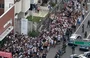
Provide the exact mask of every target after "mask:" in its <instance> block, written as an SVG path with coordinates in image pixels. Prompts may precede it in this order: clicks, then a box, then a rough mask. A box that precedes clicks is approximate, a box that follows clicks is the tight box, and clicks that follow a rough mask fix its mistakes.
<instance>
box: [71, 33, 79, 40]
mask: <svg viewBox="0 0 90 58" xmlns="http://www.w3.org/2000/svg"><path fill="white" fill-rule="evenodd" d="M78 36H81V35H80V34H72V35H71V37H70V39H73V40H75V39H76V38H77V37H78Z"/></svg>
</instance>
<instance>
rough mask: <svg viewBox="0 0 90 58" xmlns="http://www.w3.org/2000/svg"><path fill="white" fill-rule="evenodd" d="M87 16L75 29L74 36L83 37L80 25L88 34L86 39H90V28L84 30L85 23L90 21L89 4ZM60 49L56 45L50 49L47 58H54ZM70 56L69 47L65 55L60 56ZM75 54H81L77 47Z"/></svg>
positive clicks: (63, 57)
mask: <svg viewBox="0 0 90 58" xmlns="http://www.w3.org/2000/svg"><path fill="white" fill-rule="evenodd" d="M88 8H89V9H88V11H89V12H88V14H87V16H86V18H85V20H84V21H82V23H81V25H80V26H79V27H78V28H77V30H76V32H75V33H76V34H81V36H82V37H84V33H82V24H84V26H85V27H84V28H85V31H87V34H88V38H89V39H90V36H89V35H90V34H89V33H90V28H86V27H87V21H88V20H90V4H89V5H88ZM60 47H61V45H57V46H56V48H51V49H50V51H49V53H48V54H47V58H54V56H55V54H56V52H57V50H58V49H59V48H60ZM71 54H72V49H71V47H70V46H67V48H66V53H65V54H63V55H62V56H61V58H70V55H71ZM75 54H78V55H79V54H83V52H82V51H79V46H78V47H76V48H75Z"/></svg>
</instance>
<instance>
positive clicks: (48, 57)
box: [47, 45, 83, 58]
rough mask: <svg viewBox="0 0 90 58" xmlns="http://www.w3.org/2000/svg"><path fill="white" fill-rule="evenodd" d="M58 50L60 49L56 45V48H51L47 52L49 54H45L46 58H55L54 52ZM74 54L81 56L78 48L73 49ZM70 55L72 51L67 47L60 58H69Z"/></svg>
mask: <svg viewBox="0 0 90 58" xmlns="http://www.w3.org/2000/svg"><path fill="white" fill-rule="evenodd" d="M59 48H61V46H60V45H58V46H57V47H56V48H51V49H50V51H49V53H48V54H47V58H54V56H55V54H56V52H57V50H58V49H59ZM75 53H76V54H78V55H79V54H83V52H82V51H79V46H78V47H76V48H75ZM71 54H72V49H71V47H70V46H67V48H66V53H65V54H63V55H62V56H61V58H70V55H71Z"/></svg>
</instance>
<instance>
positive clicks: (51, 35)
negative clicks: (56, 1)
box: [0, 0, 87, 58]
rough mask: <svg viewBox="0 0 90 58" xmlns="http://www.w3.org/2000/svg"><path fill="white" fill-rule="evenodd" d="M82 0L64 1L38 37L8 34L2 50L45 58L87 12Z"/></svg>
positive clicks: (23, 57)
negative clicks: (62, 6)
mask: <svg viewBox="0 0 90 58" xmlns="http://www.w3.org/2000/svg"><path fill="white" fill-rule="evenodd" d="M81 1H84V0H70V1H69V2H68V3H65V6H64V8H63V9H62V10H61V11H60V12H57V13H56V14H54V18H53V19H52V20H51V21H50V24H49V30H47V29H44V30H42V31H41V32H40V34H39V36H38V37H29V36H27V35H23V34H19V33H16V34H15V37H14V35H12V34H11V35H10V36H8V38H9V41H6V43H5V44H4V47H3V48H0V50H2V51H7V52H11V53H12V54H13V58H46V56H47V52H48V51H49V50H50V48H52V47H55V46H56V44H57V43H58V42H61V41H63V42H64V43H65V42H66V41H67V40H68V41H69V36H70V35H71V34H72V33H73V32H74V31H75V29H76V25H79V24H80V23H81V21H82V20H83V19H84V17H85V14H86V13H87V5H86V4H85V3H84V2H81ZM81 5H82V6H81Z"/></svg>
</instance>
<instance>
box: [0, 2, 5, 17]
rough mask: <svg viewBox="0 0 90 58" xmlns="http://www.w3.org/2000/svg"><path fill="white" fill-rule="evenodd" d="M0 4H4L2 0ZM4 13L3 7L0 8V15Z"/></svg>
mask: <svg viewBox="0 0 90 58" xmlns="http://www.w3.org/2000/svg"><path fill="white" fill-rule="evenodd" d="M0 4H4V0H0ZM3 13H4V8H0V16H1V15H2V14H3Z"/></svg>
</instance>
